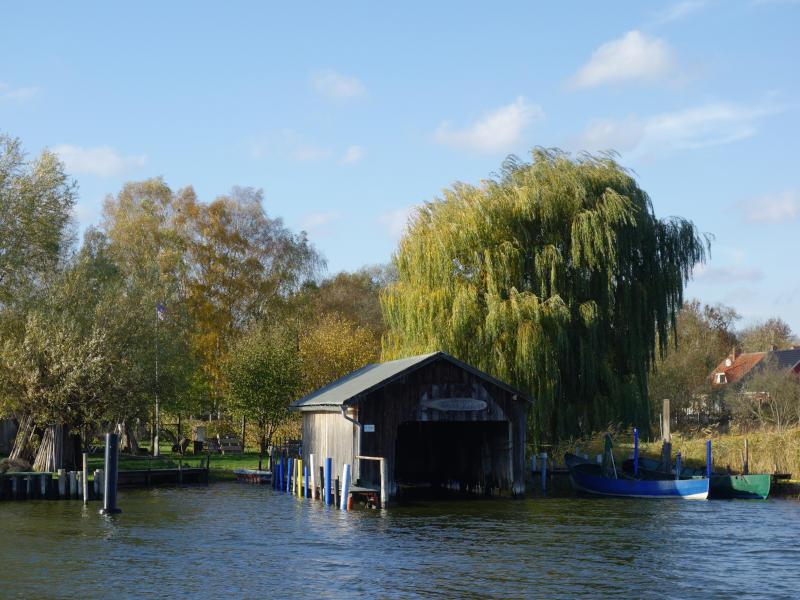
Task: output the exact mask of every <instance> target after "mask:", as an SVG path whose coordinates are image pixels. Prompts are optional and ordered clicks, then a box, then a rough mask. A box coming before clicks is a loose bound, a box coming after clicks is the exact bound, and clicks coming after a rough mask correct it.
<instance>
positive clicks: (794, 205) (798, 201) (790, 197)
mask: <svg viewBox="0 0 800 600" xmlns="http://www.w3.org/2000/svg"><path fill="white" fill-rule="evenodd" d="M739 208H740V209H742V210H743V212H744V214H743V218H744V220H745V221H748V222H750V223H765V224H777V223H789V222H792V221H797V220H798V219H800V195H798V193H797V190H796V189H787V190H784V191H783V193H781V194H779V195H777V196H775V195H765V196H761V197H759V198H756V199H755V200H753V201H751V202H742V203H741V204H739Z"/></svg>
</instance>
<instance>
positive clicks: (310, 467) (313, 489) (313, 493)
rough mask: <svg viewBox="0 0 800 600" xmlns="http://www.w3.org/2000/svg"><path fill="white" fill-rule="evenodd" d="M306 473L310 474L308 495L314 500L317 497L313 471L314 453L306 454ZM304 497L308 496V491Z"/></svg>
mask: <svg viewBox="0 0 800 600" xmlns="http://www.w3.org/2000/svg"><path fill="white" fill-rule="evenodd" d="M308 473H309V476H310V477H309V479H310V483H311V496H310V498H311V499H312V500H316V499H317V486H316V481H315V479H316V473H315V469H314V455H313V454H309V455H308ZM306 488H308V483H306ZM306 498H309V495H308V493H306Z"/></svg>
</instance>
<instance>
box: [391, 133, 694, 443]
mask: <svg viewBox="0 0 800 600" xmlns="http://www.w3.org/2000/svg"><path fill="white" fill-rule="evenodd" d="M532 158H533V159H532V162H530V163H527V162H523V161H520V160H519V159H517V158H514V157H510V158H508V159H507V160H506V161H505V162H504V163H503V165H502V169H501V171H500V173H499V174H498V175H497V176H495V177H494V178H493V179H491V180H486V181H482V182H481V184H480V185H477V186H473V185H467V184H462V183H457V184H455V185H454V186H453V187H452V188H451V189H449V190H445V191H444V193H443V196H442V197H441V198H436V199H435V200H434V201H433V202H428V203H426V204H425V205H424V206H421V207H419V208H418V210H417V211H416V213H415V214H414V215H413V216H412V217H411V218H410V220H409V223H408V230H407V232H406V234H405V236H404V237H403V238H402V239H401V241H400V243H399V246H398V249H397V251H396V253H395V256H394V261H395V263H396V265H397V269H398V275H399V278H398V281H397V283H396V284H394V285H393V286H391V287H390V288H388V289H387V291H386V292H385V293H384V294H383V296H382V298H381V307H382V310H383V313H384V317H385V319H386V321H387V326H388V328H389V331H388V333H387V334H386V335H385V337H384V340H383V352H384V358H385V359H387V360H389V359H393V358H399V357H402V356H409V355H414V354H420V353H425V352H432V351H435V350H444V351H445V352H448V353H450V354H452V355H453V356H455V357H457V358H459V359H460V360H463V361H464V362H467V363H469V364H472V365H474V366H476V367H477V368H479V369H481V370H483V371H486V372H487V373H490V374H491V375H493V376H494V377H497V378H498V379H501V380H503V381H506V382H508V383H510V384H511V385H514V386H516V387H518V388H520V389H521V390H524V391H526V392H528V393H529V394H530V395H531V396H532V397H533V398H535V399H536V403H535V405H534V407H533V408H532V411H531V414H530V417H529V432H530V435H531V437H532V439H534V440H545V439H550V440H553V439H562V438H564V437H566V436H569V435H573V434H582V433H589V432H591V431H596V430H598V429H599V428H601V427H603V426H605V425H606V424H607V423H609V422H610V421H614V422H618V421H619V422H622V423H625V424H634V425H637V426H639V427H641V428H642V429H643V430H647V429H649V422H650V416H649V402H648V395H647V374H648V372H649V370H650V367H651V364H652V362H653V360H654V358H655V356H656V353H657V352H658V351H659V349H661V350H663V349H664V348H663V346H664V345H665V344H666V340H667V339H668V336H667V335H666V333H667V330H668V328H669V327H671V326H674V323H675V319H676V315H677V312H678V310H679V309H680V307H681V305H682V302H683V287H684V284H685V282H686V281H687V279H688V278H689V276H690V274H691V270H692V268H693V266H694V265H695V264H697V263H698V262H701V261H704V260H705V256H706V252H707V248H708V241H707V239H706V238H705V237H704V236H702V235H700V234H699V233H698V231H697V230H696V228H695V226H694V225H693V224H692V223H691V222H690V221H687V220H684V219H681V218H670V219H666V220H660V219H657V218H656V217H655V215H654V213H653V208H652V205H651V202H650V198H649V197H648V195H647V194H646V193H645V192H644V191H643V190H642V189H640V188H639V186H638V185H637V183H636V181H635V180H634V179H633V177H631V175H630V174H629V173H628V171H626V170H625V169H624V168H622V167H620V166H619V165H618V164H617V163H616V162H615V160H614V157H613V156H612V155H602V156H591V155H582V156H581V157H580V158H577V159H574V158H571V157H570V156H569V155H567V154H565V153H563V152H561V151H558V150H548V149H542V148H537V149H535V150H534V151H533V153H532Z"/></svg>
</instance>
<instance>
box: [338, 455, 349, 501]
mask: <svg viewBox="0 0 800 600" xmlns="http://www.w3.org/2000/svg"><path fill="white" fill-rule="evenodd" d="M349 493H350V465H345V466H344V467H343V468H342V500H341V502H340V503H339V509H340V510H347V496H348V495H349Z"/></svg>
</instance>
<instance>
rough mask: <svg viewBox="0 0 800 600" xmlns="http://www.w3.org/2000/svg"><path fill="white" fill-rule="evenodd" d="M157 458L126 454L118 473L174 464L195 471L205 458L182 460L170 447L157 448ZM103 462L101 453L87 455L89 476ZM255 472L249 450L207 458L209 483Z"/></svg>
mask: <svg viewBox="0 0 800 600" xmlns="http://www.w3.org/2000/svg"><path fill="white" fill-rule="evenodd" d="M139 447H140V448H145V449H147V450H149V448H148V447H147V444H140V445H139ZM159 450H160V456H159V457H158V458H153V457H152V456H151V457H148V456H132V455H130V454H120V457H119V469H120V471H125V470H134V469H147V468H148V466H149V467H150V468H151V469H177V468H178V461H181V464H182V465H183V466H184V467H199V466H200V461H201V460H203V461H205V460H207V458H208V455H207V454H191V453H187V454H185V455H183V456H181V455H179V454H177V453H173V452H172V444H170V443H163V444H159ZM104 461H105V454H104V453H103V452H96V453H92V454H89V472H90V473H93V472H94V471H95V469H102V468H103V463H104ZM266 467H267V457H264V458H263V460H262V468H266ZM257 468H258V452H256V451H255V450H253V449H252V448H247V449H245V453H244V454H224V455H223V454H212V455H211V471H210V473H209V479H210V480H212V481H213V480H216V481H219V480H225V479H235V478H236V475H234V473H233V471H234V469H257Z"/></svg>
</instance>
